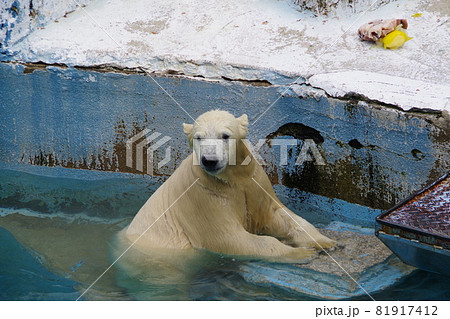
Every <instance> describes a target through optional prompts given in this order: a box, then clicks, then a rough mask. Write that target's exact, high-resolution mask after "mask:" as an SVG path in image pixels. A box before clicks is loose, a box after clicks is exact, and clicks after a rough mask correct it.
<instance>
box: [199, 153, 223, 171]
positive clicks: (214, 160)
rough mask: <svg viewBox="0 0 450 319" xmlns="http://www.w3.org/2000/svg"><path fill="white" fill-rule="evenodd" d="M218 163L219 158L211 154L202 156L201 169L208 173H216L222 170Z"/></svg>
mask: <svg viewBox="0 0 450 319" xmlns="http://www.w3.org/2000/svg"><path fill="white" fill-rule="evenodd" d="M219 163H220V161H219V158H218V157H217V156H216V155H213V154H207V155H203V156H202V159H201V166H202V168H203V169H204V170H206V171H208V172H210V173H217V172H218V171H220V170H221V169H222V168H223V166H221V165H219Z"/></svg>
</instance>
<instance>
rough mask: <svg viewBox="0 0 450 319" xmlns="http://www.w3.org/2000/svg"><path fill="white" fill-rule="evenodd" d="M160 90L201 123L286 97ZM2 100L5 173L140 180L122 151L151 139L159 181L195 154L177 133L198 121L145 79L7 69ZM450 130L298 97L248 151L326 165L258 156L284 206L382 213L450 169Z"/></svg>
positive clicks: (304, 94)
mask: <svg viewBox="0 0 450 319" xmlns="http://www.w3.org/2000/svg"><path fill="white" fill-rule="evenodd" d="M154 79H155V80H156V81H157V82H158V83H159V84H160V85H161V86H162V87H164V88H165V90H167V92H168V93H170V94H171V95H172V96H173V98H174V99H175V100H176V101H178V102H179V103H180V105H181V106H182V107H183V108H185V110H186V111H187V112H188V113H189V114H190V115H191V116H192V117H194V118H195V117H197V116H198V115H200V114H202V113H203V112H205V111H207V110H210V109H216V108H220V109H225V110H228V111H230V112H232V113H233V114H235V115H241V114H242V113H247V114H248V116H249V122H250V123H254V122H255V121H256V120H257V119H258V118H259V116H260V115H261V114H263V112H264V111H265V110H266V109H267V107H268V106H269V105H270V104H271V103H272V102H273V101H275V100H276V99H277V98H278V97H279V95H280V93H282V92H283V91H285V90H286V86H283V85H280V86H277V85H268V84H267V83H258V82H255V83H241V82H237V81H226V80H223V81H203V80H201V79H200V80H198V79H190V78H185V77H174V76H155V78H154ZM0 88H1V91H0V114H1V117H0V136H1V140H0V162H1V163H7V164H18V163H19V164H26V165H38V166H50V167H54V166H60V167H66V168H77V169H88V170H100V171H114V172H132V173H138V174H143V173H141V172H138V171H136V170H135V169H134V168H130V167H128V166H127V165H126V144H125V143H126V141H127V140H128V139H129V138H130V137H132V136H133V135H135V134H136V133H138V132H140V131H141V130H142V129H144V128H148V129H150V130H151V131H152V132H159V133H161V134H162V136H169V137H170V138H171V139H170V141H169V142H167V146H170V147H171V155H172V160H171V161H170V162H169V163H168V164H167V165H165V166H164V167H162V168H161V169H157V168H156V167H155V168H154V170H155V173H156V175H158V176H159V177H161V178H164V177H167V176H169V175H170V174H171V172H173V170H174V169H175V168H176V167H177V166H178V164H179V163H180V161H181V160H182V159H183V158H184V157H185V156H187V154H188V153H189V152H190V151H189V149H188V146H187V143H186V139H185V136H184V134H183V132H182V127H181V125H182V123H183V122H188V123H192V122H193V121H192V119H190V118H189V116H188V115H187V114H186V113H185V112H184V111H183V110H182V109H181V108H180V107H179V106H177V105H176V104H175V103H174V101H173V100H172V99H171V98H170V97H169V96H168V95H167V94H165V93H164V92H163V91H162V90H161V88H160V87H158V85H156V84H155V82H154V81H153V80H152V79H151V78H150V77H149V76H144V75H142V74H137V73H132V72H130V71H126V72H125V71H120V70H116V71H115V72H106V71H105V70H100V69H76V68H60V67H54V66H47V67H46V66H39V65H27V66H24V65H21V64H10V63H2V64H0ZM449 127H450V125H449V120H448V116H447V115H445V114H444V113H430V114H427V113H407V112H403V111H399V110H395V109H392V108H387V107H385V106H381V105H376V104H373V103H368V102H364V101H358V100H356V99H333V98H328V97H326V96H325V94H324V93H321V91H318V90H314V89H312V88H310V87H307V86H296V87H295V88H294V89H291V90H289V91H288V92H287V93H285V94H284V96H283V97H282V98H281V99H279V100H278V102H277V103H276V104H274V106H273V107H272V108H271V109H270V110H269V111H268V112H267V113H265V114H264V115H263V116H262V117H261V118H260V119H258V120H257V121H256V123H255V124H254V125H250V126H249V139H250V140H251V141H252V143H256V142H257V140H258V139H260V138H273V137H295V138H298V139H299V140H303V139H305V138H312V139H315V140H316V142H317V147H318V149H319V151H320V153H321V155H322V156H323V158H324V160H325V165H315V163H313V162H306V163H304V164H303V165H301V166H296V165H294V162H295V159H296V158H297V157H298V154H299V152H300V149H301V144H302V143H299V145H298V146H296V147H292V148H291V149H290V150H289V155H288V165H286V166H279V165H277V163H278V162H279V157H280V149H279V147H278V146H271V145H270V143H266V144H265V145H264V146H263V147H262V148H261V150H260V154H261V155H262V156H263V157H264V158H265V159H266V160H267V162H268V163H269V165H267V166H265V169H266V171H267V172H268V174H269V176H270V177H271V180H272V182H273V183H274V184H275V185H279V188H278V189H279V190H280V192H281V193H283V194H284V195H285V196H286V198H287V199H286V200H290V201H292V202H294V203H298V201H299V198H300V197H302V198H303V200H311V198H312V197H311V196H316V195H317V196H319V197H320V203H321V204H319V205H325V204H326V202H327V200H328V204H326V205H330V203H331V202H329V201H333V200H342V202H339V203H352V204H358V205H363V206H365V207H370V208H375V209H385V208H389V207H390V206H392V205H394V204H395V203H396V202H398V201H399V200H401V199H403V198H404V197H406V196H408V195H409V194H410V193H411V192H413V191H415V190H417V189H419V188H421V187H422V186H424V185H425V184H427V183H429V182H431V181H432V180H434V179H436V178H437V177H439V176H440V175H442V174H443V173H444V172H445V171H446V170H447V169H448V167H449V166H450V152H449V150H450V136H449V135H450V130H449ZM164 150H165V148H161V151H160V152H159V153H158V152H157V155H156V161H160V160H161V159H162V158H163V157H164V156H165V153H164ZM156 161H155V162H156ZM144 163H145V161H144ZM143 168H144V171H145V170H146V167H145V165H144V167H143ZM277 187H278V186H277ZM280 187H281V188H280ZM311 194H315V195H311ZM299 196H300V197H299ZM319 197H315V199H317V198H319ZM315 199H314V200H315ZM339 205H340V204H339ZM330 206H332V205H330ZM345 210H346V208H345V207H342V209H340V211H341V212H344V211H345ZM366 212H368V211H366ZM350 214H351V212H350Z"/></svg>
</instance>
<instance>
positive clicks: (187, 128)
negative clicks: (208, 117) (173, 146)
mask: <svg viewBox="0 0 450 319" xmlns="http://www.w3.org/2000/svg"><path fill="white" fill-rule="evenodd" d="M193 127H194V125H193V124H186V123H183V130H184V134H186V135H189V134H191V132H192V128H193Z"/></svg>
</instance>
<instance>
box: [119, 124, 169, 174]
mask: <svg viewBox="0 0 450 319" xmlns="http://www.w3.org/2000/svg"><path fill="white" fill-rule="evenodd" d="M161 135H162V134H161V133H159V132H154V133H152V134H150V130H149V129H145V130H143V131H141V132H139V133H138V134H136V135H134V136H133V137H131V138H130V139H129V140H128V141H127V142H126V165H127V166H128V167H130V168H135V169H136V170H137V171H139V172H144V149H145V148H147V151H146V154H147V156H146V158H147V174H149V175H152V176H153V174H154V171H153V162H154V159H155V156H154V153H155V151H156V150H157V149H158V148H160V147H162V146H163V145H164V144H165V143H167V142H168V141H169V140H170V139H171V138H170V137H169V136H163V137H162V138H160V139H158V138H159V137H160V136H161ZM157 139H158V140H157ZM134 145H135V147H136V165H135V166H133V146H134ZM170 160H171V148H170V146H167V147H166V150H165V156H164V158H163V159H162V160H161V161H159V162H158V165H157V167H158V169H161V167H163V166H164V165H166V164H167V163H169V162H170Z"/></svg>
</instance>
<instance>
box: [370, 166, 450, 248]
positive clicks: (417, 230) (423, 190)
mask: <svg viewBox="0 0 450 319" xmlns="http://www.w3.org/2000/svg"><path fill="white" fill-rule="evenodd" d="M448 176H450V171H448V172H447V173H446V174H444V175H443V176H441V177H440V178H439V179H437V180H436V181H434V182H433V183H431V184H430V185H427V186H425V187H424V188H422V189H421V190H419V191H418V192H415V193H413V194H412V195H411V196H409V197H407V198H406V199H404V200H403V201H401V202H400V203H398V204H397V205H395V206H394V207H392V208H390V209H388V210H387V211H385V212H383V213H381V214H380V215H378V216H377V217H376V218H375V220H376V222H377V223H379V224H381V225H385V226H388V227H392V226H393V225H394V226H395V227H398V228H400V229H402V230H405V231H408V232H412V233H417V234H420V235H422V236H433V237H435V238H439V239H440V240H443V241H449V242H450V237H448V236H443V235H437V234H430V233H427V232H425V231H422V230H419V229H416V228H412V227H408V226H405V225H400V224H397V223H393V222H387V221H385V220H383V218H384V217H386V216H387V215H389V214H390V213H391V212H393V211H394V210H396V209H397V208H400V207H401V206H403V205H405V204H407V203H408V202H409V201H411V200H412V199H414V198H415V197H416V196H418V195H420V194H422V193H423V192H425V191H427V190H429V189H430V188H432V187H433V186H435V185H437V184H439V183H440V182H442V181H443V180H444V179H446V178H447V177H448ZM379 230H380V229H377V232H378V231H379Z"/></svg>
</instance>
